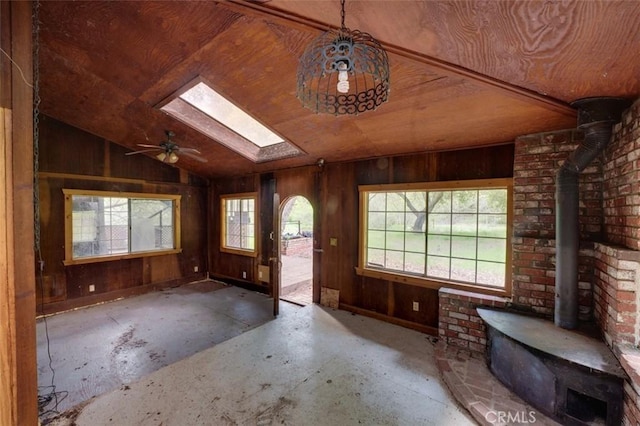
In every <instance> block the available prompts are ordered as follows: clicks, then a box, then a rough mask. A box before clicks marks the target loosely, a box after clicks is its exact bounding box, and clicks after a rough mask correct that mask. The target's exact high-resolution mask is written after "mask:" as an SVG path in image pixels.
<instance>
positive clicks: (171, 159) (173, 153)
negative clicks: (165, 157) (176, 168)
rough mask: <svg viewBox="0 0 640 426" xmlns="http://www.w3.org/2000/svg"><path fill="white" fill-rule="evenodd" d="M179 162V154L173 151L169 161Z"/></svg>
mask: <svg viewBox="0 0 640 426" xmlns="http://www.w3.org/2000/svg"><path fill="white" fill-rule="evenodd" d="M177 162H178V155H177V154H176V153H175V152H172V153H171V154H169V163H171V164H173V163H177Z"/></svg>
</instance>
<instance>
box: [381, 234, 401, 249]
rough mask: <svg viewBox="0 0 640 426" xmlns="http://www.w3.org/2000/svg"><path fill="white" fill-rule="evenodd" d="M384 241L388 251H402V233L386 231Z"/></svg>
mask: <svg viewBox="0 0 640 426" xmlns="http://www.w3.org/2000/svg"><path fill="white" fill-rule="evenodd" d="M385 239H386V248H387V249H388V250H404V232H394V231H387V232H386V234H385Z"/></svg>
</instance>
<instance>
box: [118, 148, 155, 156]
mask: <svg viewBox="0 0 640 426" xmlns="http://www.w3.org/2000/svg"><path fill="white" fill-rule="evenodd" d="M157 150H158V148H157V147H156V149H143V150H141V151H132V152H125V154H124V155H133V154H142V153H144V152H153V151H157Z"/></svg>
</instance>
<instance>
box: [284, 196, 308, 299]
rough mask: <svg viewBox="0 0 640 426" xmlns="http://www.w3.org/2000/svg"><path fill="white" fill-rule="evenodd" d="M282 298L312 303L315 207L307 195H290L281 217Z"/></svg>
mask: <svg viewBox="0 0 640 426" xmlns="http://www.w3.org/2000/svg"><path fill="white" fill-rule="evenodd" d="M280 235H281V247H280V259H281V261H282V269H281V273H280V299H281V300H285V301H287V302H292V303H295V304H298V305H302V306H304V305H308V304H311V303H313V206H312V205H311V203H310V202H309V200H307V199H306V198H305V197H303V196H300V195H297V196H294V197H291V198H288V199H287V200H286V201H285V203H284V205H283V207H282V210H281V216H280Z"/></svg>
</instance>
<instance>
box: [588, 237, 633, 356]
mask: <svg viewBox="0 0 640 426" xmlns="http://www.w3.org/2000/svg"><path fill="white" fill-rule="evenodd" d="M595 259H596V262H595V279H594V284H595V285H594V317H595V319H596V322H597V323H598V326H599V328H600V330H601V331H602V333H603V335H604V338H605V341H606V342H607V344H608V345H609V346H610V347H612V348H613V347H614V346H615V345H620V344H622V345H625V344H629V345H633V346H638V344H639V343H640V336H639V333H640V324H639V323H638V319H639V318H638V296H639V294H638V291H637V290H638V286H639V283H640V251H636V250H628V249H624V248H621V247H612V246H610V245H606V244H596V246H595Z"/></svg>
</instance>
